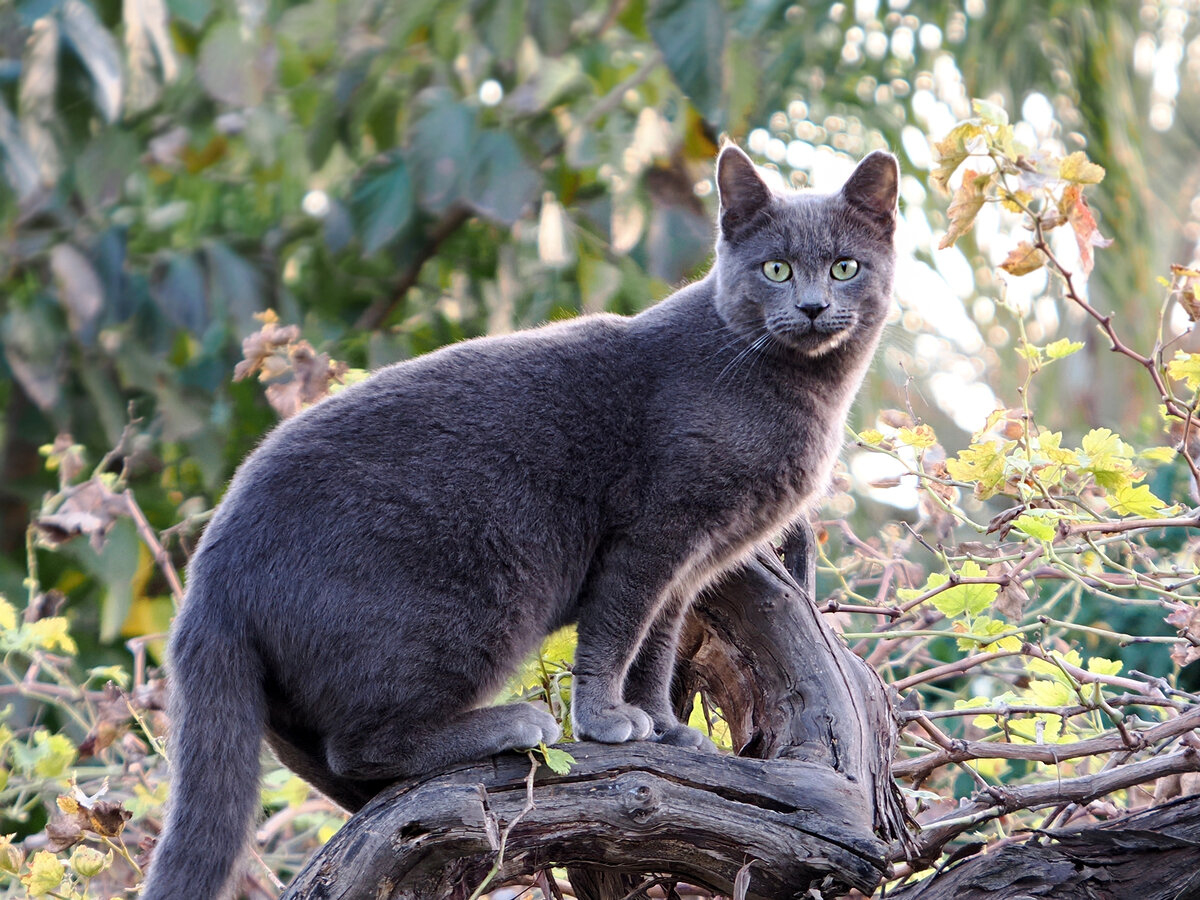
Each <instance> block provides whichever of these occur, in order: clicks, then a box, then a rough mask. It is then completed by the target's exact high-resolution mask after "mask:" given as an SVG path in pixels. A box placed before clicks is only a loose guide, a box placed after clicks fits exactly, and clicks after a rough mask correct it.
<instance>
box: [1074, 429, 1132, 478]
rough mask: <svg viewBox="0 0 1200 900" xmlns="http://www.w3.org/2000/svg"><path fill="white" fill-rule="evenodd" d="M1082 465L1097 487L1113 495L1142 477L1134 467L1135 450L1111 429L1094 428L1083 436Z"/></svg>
mask: <svg viewBox="0 0 1200 900" xmlns="http://www.w3.org/2000/svg"><path fill="white" fill-rule="evenodd" d="M1080 455H1081V457H1083V458H1082V459H1081V460H1080V462H1081V463H1082V468H1083V470H1084V471H1085V472H1090V473H1091V474H1092V477H1093V478H1094V479H1095V480H1096V484H1098V485H1100V486H1101V487H1103V488H1105V489H1106V490H1109V491H1118V492H1119V491H1120V490H1121V489H1122V488H1126V487H1129V486H1130V485H1132V484H1133V483H1134V482H1135V481H1138V480H1140V479H1141V477H1142V473H1140V472H1138V471H1137V470H1136V469H1135V468H1134V465H1133V448H1132V447H1130V446H1129V445H1128V444H1126V443H1125V442H1124V441H1123V440H1121V436H1120V435H1119V434H1116V433H1115V432H1113V431H1112V430H1111V429H1108V428H1093V429H1092V430H1091V431H1089V432H1088V433H1087V434H1085V435H1084V436H1083V442H1082V447H1081V449H1080Z"/></svg>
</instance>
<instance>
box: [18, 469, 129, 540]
mask: <svg viewBox="0 0 1200 900" xmlns="http://www.w3.org/2000/svg"><path fill="white" fill-rule="evenodd" d="M128 514H129V504H128V502H127V501H126V499H125V497H124V495H123V494H116V493H113V491H112V490H111V489H109V487H108V486H107V485H105V484H104V482H103V481H101V480H100V479H99V478H90V479H88V480H87V481H85V482H82V483H81V484H77V485H75V486H74V487H71V488H67V489H66V490H65V491H63V493H62V500H61V501H60V502H59V504H58V505H57V506H56V507H55V508H54V509H53V510H52V511H51V512H48V513H45V514H43V515H40V516H38V517H37V518H36V519H34V525H35V526H36V527H37V529H38V532H39V534H40V535H41V537H42V539H43V540H45V541H46V542H47V543H50V544H54V545H57V544H62V543H64V542H66V541H69V540H70V539H71V538H73V537H78V536H79V535H87V536H88V539H89V540H90V541H91V543H92V546H93V547H95V548H96V550H97V551H99V550H100V549H101V548H103V546H104V538H105V537H106V536H107V534H108V530H109V529H110V528H112V526H113V523H114V522H116V521H117V519H119V518H121V517H122V516H126V515H128Z"/></svg>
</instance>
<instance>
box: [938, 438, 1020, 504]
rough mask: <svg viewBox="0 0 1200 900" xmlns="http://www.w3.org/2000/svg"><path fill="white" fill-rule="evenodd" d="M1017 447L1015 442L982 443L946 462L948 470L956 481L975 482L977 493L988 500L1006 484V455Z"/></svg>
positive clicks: (975, 444)
mask: <svg viewBox="0 0 1200 900" xmlns="http://www.w3.org/2000/svg"><path fill="white" fill-rule="evenodd" d="M1014 446H1016V445H1015V443H1014V442H1013V441H1007V442H1005V443H1004V444H1002V445H1001V444H996V443H995V442H993V441H982V442H979V443H974V444H971V445H970V446H969V447H967V448H966V449H965V450H959V451H958V457H957V458H955V459H948V460H946V470H947V471H948V472H949V473H950V477H951V478H953V479H955V480H956V481H973V482H975V484H976V485H977V487H976V493H977V494H978V495H979V498H980V499H981V500H986V499H987V498H988V497H990V496H992V495H993V494H994V493H996V491H998V490H999V489H1000V487H1001V485H1003V484H1004V460H1005V456H1006V454H1007V453H1008V452H1009V451H1010V450H1011V449H1012V448H1013V447H1014Z"/></svg>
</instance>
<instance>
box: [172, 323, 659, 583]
mask: <svg viewBox="0 0 1200 900" xmlns="http://www.w3.org/2000/svg"><path fill="white" fill-rule="evenodd" d="M633 321H634V320H633V319H629V318H626V317H622V316H616V315H597V316H588V317H585V318H581V319H577V320H572V321H570V322H564V323H559V324H554V325H549V326H545V327H542V328H538V329H532V330H529V331H523V332H517V333H514V334H511V335H503V336H495V337H487V338H479V339H474V340H470V341H464V342H462V343H460V344H455V345H451V346H449V347H445V348H443V349H441V350H438V351H436V352H433V353H430V354H427V355H425V356H422V357H418V358H416V359H414V360H410V361H406V362H403V363H398V364H395V365H392V366H388V367H385V368H383V369H381V370H379V371H378V372H376V373H374V374H373V375H372V376H371V377H370V378H368V379H366V380H365V381H363V382H360V383H358V384H354V385H351V386H349V387H347V388H345V389H344V390H342V391H340V392H339V393H337V394H334V395H333V396H331V397H328V398H326V399H324V400H322V401H320V402H318V403H317V404H315V405H314V406H313V407H311V408H309V409H307V410H305V411H304V412H302V413H300V414H299V415H297V416H295V417H294V418H292V419H289V420H287V421H286V422H283V423H281V424H280V425H279V426H278V427H277V428H276V429H275V430H274V431H273V432H272V433H271V434H269V435H268V436H267V437H266V438H265V439H264V441H263V442H262V444H261V445H260V446H259V447H258V449H257V450H255V451H254V453H252V454H251V456H250V457H249V458H248V459H247V460H246V461H245V462H244V463H243V464H242V466H241V467H240V468H239V470H238V472H237V474H236V475H235V477H234V479H233V481H232V483H231V484H230V488H229V491H228V492H227V494H226V497H225V499H224V500H223V502H222V504H221V505H220V507H219V508H218V510H217V512H216V514H215V515H214V517H213V520H212V521H211V522H210V524H209V526H208V528H207V530H206V534H205V537H204V541H203V542H202V547H201V552H200V554H198V560H197V562H198V565H197V566H196V567H194V568H196V569H200V568H210V569H214V570H217V569H222V568H227V567H228V566H229V565H230V561H231V560H234V561H236V565H237V567H238V568H254V567H255V566H259V565H270V566H271V567H273V568H279V567H283V566H287V565H305V566H306V565H309V564H310V562H311V561H312V560H313V559H315V558H316V557H317V556H323V555H324V551H323V550H320V549H318V550H314V549H313V548H314V546H316V547H324V546H332V547H337V546H342V547H347V548H350V547H353V548H355V554H356V555H358V556H361V555H362V554H364V553H366V552H367V551H366V550H365V549H364V547H366V546H368V545H372V544H382V543H385V542H386V543H394V542H396V541H403V540H405V539H408V540H415V539H416V538H418V537H419V538H420V539H421V540H422V541H423V542H424V543H425V544H426V546H428V545H429V543H430V541H431V540H441V541H442V542H443V543H444V544H446V545H447V546H448V545H449V544H451V543H454V542H455V541H456V540H458V537H459V535H461V541H459V542H460V543H463V544H465V543H467V541H468V536H469V535H471V534H474V533H477V532H478V530H479V529H480V528H481V527H482V526H483V525H485V524H486V523H487V522H489V521H493V520H499V519H501V518H505V517H507V518H508V519H510V520H517V521H519V520H520V518H521V517H522V516H524V517H526V518H532V517H535V516H540V517H541V518H542V519H544V520H545V521H537V522H529V523H528V525H529V527H530V528H531V529H534V528H545V529H549V528H555V527H558V525H559V524H560V523H559V522H557V521H550V520H551V519H552V518H553V519H560V520H562V522H567V521H569V520H570V517H572V516H575V517H576V518H580V517H582V518H583V519H587V518H594V516H595V514H596V512H595V509H596V506H597V504H598V503H599V502H600V500H601V498H600V494H601V493H602V492H603V491H604V489H605V485H606V484H607V483H610V482H611V481H612V480H613V479H614V478H616V477H619V476H617V475H614V468H615V467H619V466H623V465H625V464H626V462H627V460H628V458H629V450H630V446H629V445H630V442H632V441H634V440H636V437H635V435H634V432H635V431H636V425H635V423H636V420H637V418H638V412H637V410H638V407H639V406H640V404H641V403H642V402H643V401H642V398H641V395H642V392H643V391H644V389H645V386H646V385H645V381H644V380H643V379H642V378H640V377H639V376H638V375H637V374H636V373H638V372H639V371H640V368H641V367H642V363H641V362H640V357H641V356H642V355H643V354H644V352H645V350H644V347H643V346H642V344H644V341H641V340H639V339H638V338H636V337H635V336H634V335H633V334H632V333H631V327H630V323H631V322H633ZM631 373H634V374H633V375H631ZM290 534H299V535H301V536H302V537H303V540H299V541H296V542H291V543H290V542H289V540H288V539H287V538H286V536H287V535H290ZM312 535H319V539H318V538H314V537H310V536H312ZM281 538H284V539H282V540H281ZM318 540H319V542H320V543H318ZM292 546H295V547H305V548H307V550H306V554H307V555H306V556H305V557H304V558H303V559H301V558H300V556H301V554H299V552H297V554H292V553H291V550H290V548H291V547H292ZM293 555H295V556H297V558H296V559H291V556H293ZM205 558H207V561H206V559H205ZM325 563H326V564H327V563H328V561H325Z"/></svg>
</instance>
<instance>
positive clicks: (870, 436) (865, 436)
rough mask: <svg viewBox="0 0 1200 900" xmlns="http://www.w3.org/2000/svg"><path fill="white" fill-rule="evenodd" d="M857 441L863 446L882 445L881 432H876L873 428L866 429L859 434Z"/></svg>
mask: <svg viewBox="0 0 1200 900" xmlns="http://www.w3.org/2000/svg"><path fill="white" fill-rule="evenodd" d="M858 439H859V440H860V441H862V442H863V443H864V444H870V445H871V446H874V445H876V444H880V443H883V432H881V431H876V430H875V429H874V428H868V429H866V430H865V431H860V432H859V434H858Z"/></svg>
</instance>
